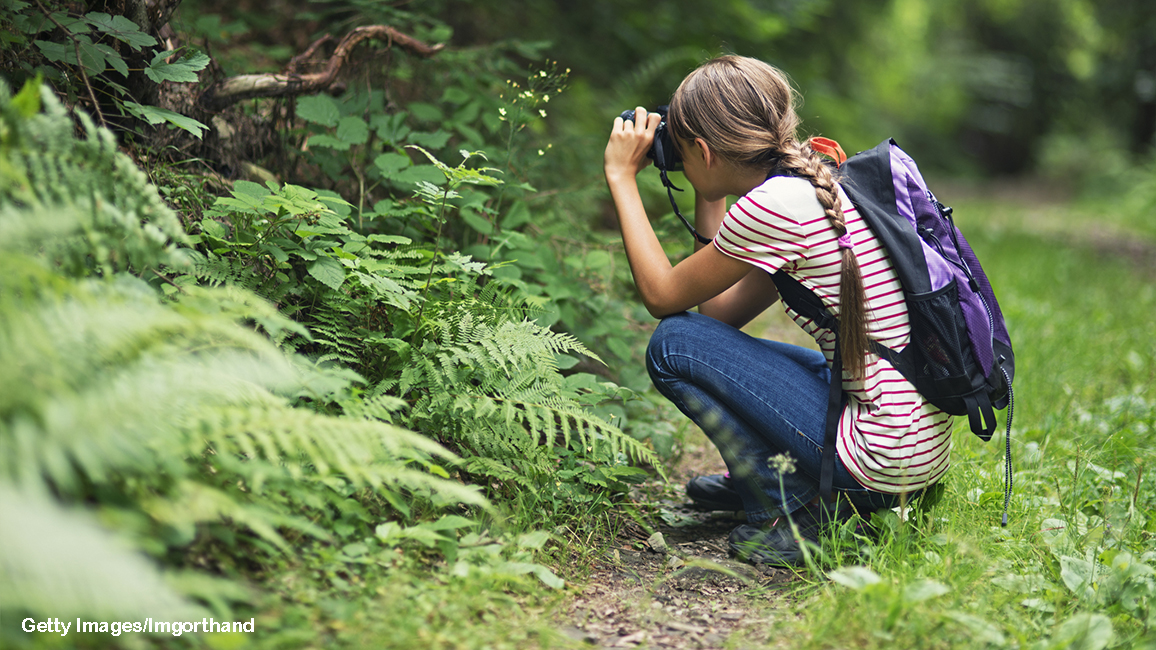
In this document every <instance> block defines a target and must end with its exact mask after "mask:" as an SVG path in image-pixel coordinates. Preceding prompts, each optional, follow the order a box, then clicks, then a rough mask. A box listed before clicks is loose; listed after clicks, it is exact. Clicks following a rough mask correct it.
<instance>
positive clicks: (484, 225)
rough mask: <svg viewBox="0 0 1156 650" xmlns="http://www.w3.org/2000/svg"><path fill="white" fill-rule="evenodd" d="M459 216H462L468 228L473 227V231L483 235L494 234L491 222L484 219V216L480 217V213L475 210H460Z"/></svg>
mask: <svg viewBox="0 0 1156 650" xmlns="http://www.w3.org/2000/svg"><path fill="white" fill-rule="evenodd" d="M461 216H462V221H465V222H466V225H468V226H469V227H470V228H473V229H474V230H475V231H477V232H479V233H481V234H483V235H492V234H494V226H493V224H491V223H490V222H489V221H486V220H485V219H484V218H482V216H481V215H479V214H477V213H476V212H474V211H472V210H463V211H462V212H461Z"/></svg>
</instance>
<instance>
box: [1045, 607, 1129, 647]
mask: <svg viewBox="0 0 1156 650" xmlns="http://www.w3.org/2000/svg"><path fill="white" fill-rule="evenodd" d="M1114 637H1115V632H1113V630H1112V621H1111V620H1110V619H1109V618H1108V617H1107V616H1104V615H1103V614H1076V615H1075V616H1073V617H1071V618H1069V619H1068V620H1066V621H1064V623H1063V624H1062V625H1060V629H1058V630H1056V633H1055V634H1054V635H1052V639H1051V641H1052V642H1051V643H1050V644H1049V647H1053V648H1057V647H1058V648H1067V649H1068V650H1103V649H1104V648H1106V647H1108V645H1109V644H1110V643H1112V639H1113V638H1114Z"/></svg>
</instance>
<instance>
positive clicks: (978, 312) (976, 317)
mask: <svg viewBox="0 0 1156 650" xmlns="http://www.w3.org/2000/svg"><path fill="white" fill-rule="evenodd" d="M811 144H812V147H813V148H814V149H815V150H816V151H819V152H820V153H824V154H827V155H829V156H831V157H832V158H834V159H835V161H836V163H839V171H840V176H841V177H840V178H839V181H840V183H841V185H842V186H843V189H844V190H846V192H847V194H848V196H849V197H850V198H851V202H852V203H854V204H855V207H856V208H857V209H858V211H859V215H860V216H861V217H862V218H863V219H864V220H865V221H866V222H867V224H868V225H869V226H870V228H871V231H872V232H873V233H874V234H875V236H876V238H877V239H878V240H879V241H880V243H881V244H882V245H883V246H884V247H885V248H886V249H887V252H888V254H889V255H890V257H891V262H892V264H893V265H894V267H895V271H896V273H897V274H898V275H899V280H900V283H901V284H902V285H903V290H904V292H905V293H906V300H907V313H908V318H909V320H910V324H911V342H910V343H909V344H908V345H907V347H905V348H904V349H903V350H902V351H898V352H897V351H894V350H891V349H889V348H886V347H884V346H882V345H879V344H878V343H876V342H874V341H872V342H871V345H872V351H873V352H875V353H876V354H878V355H879V356H881V357H883V358H885V359H887V360H888V361H890V362H891V364H892V365H893V366H894V367H895V369H896V370H898V371H899V372H900V373H901V374H902V375H903V376H904V377H905V378H906V379H907V380H908V381H910V382H911V383H912V384H913V385H914V386H915V388H916V389H917V390H919V392H920V394H921V395H923V397H924V398H925V399H926V400H927V401H929V402H931V403H932V404H934V405H935V406H937V407H939V408H940V409H942V410H943V411H944V412H946V413H949V414H951V415H966V416H967V417H968V420H969V423H970V425H971V430H972V432H973V433H975V434H976V435H978V436H979V437H980V438H982V439H983V440H984V441H987V440H990V439H991V436H992V434H993V433H994V431H995V427H996V420H995V412H994V411H995V410H997V409H1004V408H1007V409H1008V416H1007V432H1006V435H1005V437H1004V439H1005V442H1006V445H1007V449H1006V456H1005V459H1006V465H1005V469H1006V473H1005V489H1004V513H1003V524H1004V525H1007V507H1008V503H1009V501H1010V500H1011V488H1012V474H1011V423H1012V416H1013V413H1014V408H1015V407H1014V396H1013V394H1012V378H1013V376H1014V375H1015V355H1014V354H1013V353H1012V346H1011V338H1010V337H1009V336H1008V331H1007V327H1006V326H1005V324H1004V321H1003V314H1002V313H1001V312H1000V309H999V303H998V302H996V299H995V294H994V293H993V292H992V289H991V284H990V283H989V282H988V280H987V276H986V275H985V274H984V272H983V269H982V268H981V267H980V265H979V260H978V259H976V256H975V252H974V251H972V249H971V246H969V245H968V243H967V240H966V239H964V237H963V235H962V234H961V233H960V232H959V229H958V228H956V227H955V223H954V222H953V221H952V218H951V212H952V211H951V208H949V207H947V206H944V205H943V204H941V203H940V202H939V201H937V200H936V198H935V195H934V194H932V193H931V191H930V190H928V189H927V184H926V183H925V182H924V180H923V176H922V175H921V174H920V173H919V168H918V167H917V166H916V165H915V161H914V160H912V159H911V156H909V155H907V153H906V152H904V151H903V150H902V149H900V148H899V145H897V144H895V141H894V140H886V141H884V142H882V143H881V144H879V146H877V147H875V148H874V149H870V150H867V151H863V152H860V153H858V154H856V155H854V156H851V157H850V158H847V159H846V160H845V161H844V160H843V157H844V156H843V155H842V154H843V152H842V150H841V149H840V148H839V147H838V144H836V143H834V142H832V141H830V140H825V139H821V138H816V139H814V140H813V141H812V143H811ZM774 279H775V285H776V287H777V288H778V290H779V295H780V296H781V297H782V299H783V301H784V302H786V303H787V304H788V305H789V306H790V307H791V308H792V309H794V310H795V311H796V312H798V313H800V314H802V315H804V316H806V317H809V318H813V319H814V320H815V321H816V323H818V324H819V325H820V326H821V327H824V328H827V329H830V330H831V331H833V332H835V333H836V335H837V334H838V331H839V326H838V321H837V320H836V319H835V318H834V317H833V316H832V315H831V314H830V313H829V312H828V311H827V310H826V308H825V307H824V306H823V304H822V302H821V301H819V299H818V297H816V296H815V295H814V294H813V293H811V291H810V290H808V289H806V288H805V287H803V285H801V284H799V283H798V282H797V281H795V280H794V279H792V278H790V277H789V276H788V275H787V274H786V273H784V272H782V271H780V272H778V273H776V274H775V276H774ZM835 349H836V355H835V364H834V367H833V368H832V377H841V376H842V360H841V359H840V356H839V354H838V350H839V345H838V342H836V345H835ZM842 403H843V402H842V386H841V382H837V381H833V382H831V395H830V400H829V402H828V413H827V431H826V434H825V442H824V446H823V464H822V469H823V471H822V475H821V478H820V492H821V493H822V494H823V495H824V497H825V498H829V497H830V495H831V481H832V478H833V476H834V468H835V437H836V433H837V429H838V420H839V414H840V413H841V411H842Z"/></svg>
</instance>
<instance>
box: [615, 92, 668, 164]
mask: <svg viewBox="0 0 1156 650" xmlns="http://www.w3.org/2000/svg"><path fill="white" fill-rule="evenodd" d="M668 108H669V107H668V106H665V105H664V106H659V107H658V108H656V109H654V112H655V113H658V114H659V115H661V116H662V121H661V122H659V123H658V129H657V130H656V131H655V132H654V144H653V145H651V146H650V151H648V152H646V157H647V158H650V159H651V160H653V161H654V166H655V167H657V168H658V170H659V171H661V172H668V171H670V172H680V171H682V158H681V157H680V156H679V155H678V150H677V149H675V148H674V139H673V138H672V137H671V135H670V127H669V126H667V124H666V111H667V109H668ZM622 119H624V120H630V121H631V122H633V121H634V109H630V110H626V111H622Z"/></svg>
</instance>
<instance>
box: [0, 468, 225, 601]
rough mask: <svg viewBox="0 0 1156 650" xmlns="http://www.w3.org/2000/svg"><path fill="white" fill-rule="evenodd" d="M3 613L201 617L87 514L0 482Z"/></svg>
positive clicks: (151, 566)
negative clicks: (12, 611) (15, 611)
mask: <svg viewBox="0 0 1156 650" xmlns="http://www.w3.org/2000/svg"><path fill="white" fill-rule="evenodd" d="M0 521H3V522H4V525H3V526H0V550H2V552H0V584H2V585H4V588H3V589H0V610H4V609H9V610H11V609H18V610H22V611H29V610H31V611H37V612H45V613H51V615H52V616H56V617H59V618H63V619H65V620H67V619H68V618H70V617H71V616H79V615H82V614H86V615H93V616H105V617H108V618H109V619H116V620H122V619H124V618H126V617H139V618H144V617H146V616H152V617H160V618H167V619H169V620H191V619H196V618H200V617H201V616H202V615H203V614H204V611H203V610H202V609H201V608H199V607H197V606H196V605H194V604H193V603H191V602H190V601H189V600H188V599H187V598H185V597H184V596H182V595H181V594H180V593H179V592H178V591H176V590H175V589H173V588H172V587H170V586H169V585H168V584H167V583H166V580H165V577H164V575H163V574H162V573H161V572H160V571H158V570H157V568H156V565H155V564H153V563H152V562H150V561H149V560H147V559H146V558H145V557H143V556H141V555H140V554H139V553H135V552H132V551H130V550H127V549H125V548H124V544H123V542H122V541H121V540H118V539H117V538H116V537H115V536H114V535H112V534H111V533H110V532H109V531H107V530H105V529H104V528H103V527H102V526H101V525H100V524H98V523H97V522H96V520H95V519H94V518H93V517H92V516H91V515H89V514H88V513H84V512H79V511H75V510H67V509H65V508H62V507H61V506H60V505H59V504H57V503H56V502H54V501H52V500H50V499H48V498H45V497H44V496H43V495H40V494H37V493H30V492H21V491H17V490H14V489H12V488H11V487H9V486H6V485H4V484H3V483H0Z"/></svg>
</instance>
